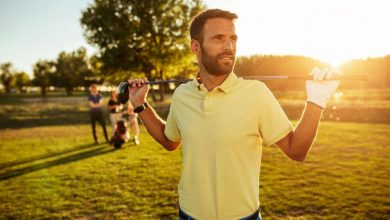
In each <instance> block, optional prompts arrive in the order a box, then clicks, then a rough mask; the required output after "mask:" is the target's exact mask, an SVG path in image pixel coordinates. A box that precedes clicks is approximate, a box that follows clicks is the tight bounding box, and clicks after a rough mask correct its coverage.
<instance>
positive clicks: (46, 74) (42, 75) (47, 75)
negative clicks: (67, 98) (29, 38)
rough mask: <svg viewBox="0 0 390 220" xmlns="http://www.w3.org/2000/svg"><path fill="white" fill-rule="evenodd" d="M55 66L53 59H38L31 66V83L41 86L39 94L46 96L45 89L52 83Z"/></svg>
mask: <svg viewBox="0 0 390 220" xmlns="http://www.w3.org/2000/svg"><path fill="white" fill-rule="evenodd" d="M55 70H56V67H55V63H54V62H53V61H46V60H40V61H38V62H37V63H36V64H35V65H34V68H33V73H34V79H33V80H32V84H33V85H35V86H39V87H40V88H41V95H42V96H46V89H47V87H49V86H50V85H51V84H52V83H51V82H52V77H53V73H54V72H55Z"/></svg>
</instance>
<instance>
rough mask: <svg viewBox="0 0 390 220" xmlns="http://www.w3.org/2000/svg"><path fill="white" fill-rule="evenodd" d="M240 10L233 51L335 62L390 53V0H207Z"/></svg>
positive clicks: (210, 3)
mask: <svg viewBox="0 0 390 220" xmlns="http://www.w3.org/2000/svg"><path fill="white" fill-rule="evenodd" d="M205 2H206V4H207V5H208V7H209V8H222V9H226V10H230V11H233V12H235V13H237V14H238V16H239V19H238V20H237V23H236V28H237V33H238V36H239V41H238V49H237V55H238V56H240V55H253V54H276V55H303V56H310V57H313V58H315V59H319V60H322V61H325V62H328V63H331V64H333V65H334V66H338V65H340V64H342V63H343V62H345V61H348V60H351V59H356V58H367V57H380V56H384V55H387V54H390V41H389V39H390V28H388V25H389V21H390V13H388V12H387V9H388V8H390V1H380V0H343V1H329V0H294V1H291V0H273V1H266V0H259V1H245V0H244V1H240V2H239V1H236V0H224V1H223V0H206V1H205Z"/></svg>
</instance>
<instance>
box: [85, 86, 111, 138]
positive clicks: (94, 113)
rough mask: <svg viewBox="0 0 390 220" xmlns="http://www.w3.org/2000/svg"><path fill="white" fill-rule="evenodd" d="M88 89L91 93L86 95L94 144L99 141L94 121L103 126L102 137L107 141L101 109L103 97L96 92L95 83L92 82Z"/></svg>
mask: <svg viewBox="0 0 390 220" xmlns="http://www.w3.org/2000/svg"><path fill="white" fill-rule="evenodd" d="M89 89H90V92H91V94H90V95H89V96H88V103H89V108H90V117H91V126H92V135H93V139H94V140H95V144H98V143H99V142H98V138H97V136H96V122H99V124H100V125H101V126H102V128H103V132H104V138H105V139H106V142H107V143H108V136H107V130H106V123H105V120H104V117H103V110H102V108H103V97H102V96H101V95H100V93H99V92H98V90H97V86H96V85H95V84H92V85H91V86H90V88H89Z"/></svg>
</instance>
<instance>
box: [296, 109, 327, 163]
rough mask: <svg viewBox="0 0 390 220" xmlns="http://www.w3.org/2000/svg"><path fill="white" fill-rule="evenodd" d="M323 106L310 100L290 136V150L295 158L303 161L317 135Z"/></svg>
mask: <svg viewBox="0 0 390 220" xmlns="http://www.w3.org/2000/svg"><path fill="white" fill-rule="evenodd" d="M321 115H322V108H320V107H319V106H317V105H315V104H313V103H310V102H308V103H307V104H306V107H305V110H304V112H303V114H302V117H301V119H300V121H299V123H298V125H297V126H296V127H295V129H294V132H293V134H292V136H291V138H290V150H291V151H292V152H291V154H292V155H294V157H295V159H297V160H300V161H303V160H304V159H305V158H306V155H307V153H308V152H309V150H310V148H311V146H312V144H313V141H314V139H315V137H316V134H317V130H318V125H319V121H320V119H321Z"/></svg>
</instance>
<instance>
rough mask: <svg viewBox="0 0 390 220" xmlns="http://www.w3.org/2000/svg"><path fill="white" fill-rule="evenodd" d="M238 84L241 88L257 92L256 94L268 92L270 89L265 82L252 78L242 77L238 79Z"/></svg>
mask: <svg viewBox="0 0 390 220" xmlns="http://www.w3.org/2000/svg"><path fill="white" fill-rule="evenodd" d="M236 86H237V87H238V88H239V89H245V90H249V91H252V92H256V94H259V93H260V94H261V93H264V92H267V93H268V91H269V89H268V87H267V85H265V83H263V82H261V81H258V80H250V79H242V78H240V79H238V80H237V84H236Z"/></svg>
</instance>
